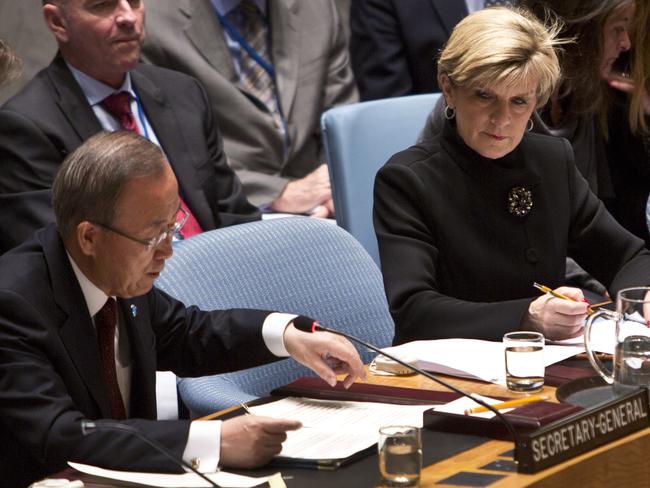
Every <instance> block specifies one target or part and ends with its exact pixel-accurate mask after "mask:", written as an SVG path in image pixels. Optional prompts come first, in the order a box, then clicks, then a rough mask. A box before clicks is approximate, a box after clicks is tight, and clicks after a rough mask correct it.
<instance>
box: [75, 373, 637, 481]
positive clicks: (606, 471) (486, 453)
mask: <svg viewBox="0 0 650 488" xmlns="http://www.w3.org/2000/svg"><path fill="white" fill-rule="evenodd" d="M445 379H447V380H448V381H450V382H451V383H453V384H455V385H457V386H460V387H461V388H464V389H465V390H467V391H471V392H476V393H479V394H482V395H486V396H501V397H516V394H513V393H512V392H509V391H508V390H507V389H506V388H504V387H501V386H498V385H493V384H488V383H482V382H477V381H470V380H459V379H456V378H451V377H445ZM367 383H371V384H379V385H387V386H399V387H405V388H421V389H428V390H432V389H433V390H443V389H444V388H443V387H441V386H439V385H438V384H437V383H434V382H433V381H431V380H429V379H427V378H424V377H421V376H406V377H389V376H376V375H372V374H370V373H369V374H368V380H367ZM541 393H542V394H547V395H549V397H550V398H553V399H554V398H555V388H554V387H549V386H545V387H544V388H543V390H542V392H541ZM231 410H233V409H231ZM227 412H228V411H223V412H217V413H216V414H214V415H211V416H209V417H214V416H217V415H221V414H224V413H227ZM206 418H208V417H206ZM512 448H513V443H512V442H506V441H497V440H491V441H487V442H485V443H483V444H481V445H479V446H477V447H475V448H472V449H469V450H467V451H464V452H461V453H459V454H457V455H455V456H452V457H450V458H448V459H445V460H442V461H440V462H437V463H434V464H432V465H430V466H426V467H424V468H423V470H422V478H421V487H423V488H424V487H433V486H435V487H451V486H452V485H449V484H441V483H439V481H440V480H445V479H448V478H449V477H451V476H453V475H456V474H458V473H463V472H464V473H467V472H470V473H484V474H496V475H500V476H503V478H501V479H499V480H498V481H495V482H493V483H491V484H489V485H488V486H489V488H511V487H524V486H530V487H532V486H534V487H537V488H541V487H567V486H568V487H575V488H587V487H589V488H598V487H603V488H608V487H612V486H617V487H644V486H650V428H648V429H644V430H641V431H639V432H635V433H633V434H630V435H628V436H626V437H623V438H621V439H619V440H616V441H613V442H611V443H609V444H607V445H605V446H602V447H600V448H597V449H594V450H592V451H590V452H588V453H586V454H583V455H580V456H577V457H575V458H573V459H570V460H568V461H565V462H564V463H561V464H558V465H556V466H553V467H550V468H548V469H546V470H544V471H541V472H539V473H536V474H532V475H530V474H519V473H516V472H504V471H493V470H486V469H481V467H483V466H485V465H487V464H489V463H491V462H493V461H495V460H499V459H504V457H503V454H504V453H506V452H508V451H510V450H511V449H512ZM81 479H83V476H82V477H81ZM109 486H111V485H109V484H104V483H102V484H95V483H86V487H88V488H95V487H96V488H100V487H101V488H104V487H109ZM453 486H455V487H458V486H459V485H453ZM460 486H462V485H460ZM474 486H476V485H474Z"/></svg>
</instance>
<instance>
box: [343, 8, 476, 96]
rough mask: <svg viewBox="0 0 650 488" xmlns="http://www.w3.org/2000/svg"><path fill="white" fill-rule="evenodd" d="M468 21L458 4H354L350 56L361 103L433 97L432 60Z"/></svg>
mask: <svg viewBox="0 0 650 488" xmlns="http://www.w3.org/2000/svg"><path fill="white" fill-rule="evenodd" d="M466 15H467V5H466V3H465V2H464V1H460V0H454V1H451V2H450V1H449V0H407V1H404V0H355V1H353V2H352V5H351V10H350V30H351V37H350V54H351V58H352V68H353V70H354V77H355V79H356V81H357V86H358V87H359V93H360V95H361V99H362V100H375V99H379V98H388V97H397V96H403V95H412V94H416V93H431V92H436V91H440V89H439V88H438V82H437V81H436V80H437V77H438V72H437V68H436V64H437V63H436V62H435V61H434V58H435V57H436V56H437V54H438V52H439V51H440V49H442V47H443V46H444V44H445V42H447V39H448V38H449V35H450V34H451V31H452V30H453V29H454V26H455V25H456V24H457V23H458V22H459V21H460V20H461V19H462V18H463V17H465V16H466Z"/></svg>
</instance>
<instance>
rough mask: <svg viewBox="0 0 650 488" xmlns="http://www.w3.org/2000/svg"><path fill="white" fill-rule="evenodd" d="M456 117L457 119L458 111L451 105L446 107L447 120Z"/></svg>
mask: <svg viewBox="0 0 650 488" xmlns="http://www.w3.org/2000/svg"><path fill="white" fill-rule="evenodd" d="M454 117H456V109H455V108H453V107H450V106H449V105H445V119H447V120H451V119H453V118H454Z"/></svg>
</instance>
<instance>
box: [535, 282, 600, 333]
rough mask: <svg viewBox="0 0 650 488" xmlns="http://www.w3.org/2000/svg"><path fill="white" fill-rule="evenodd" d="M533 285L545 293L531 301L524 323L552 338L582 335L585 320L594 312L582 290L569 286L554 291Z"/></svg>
mask: <svg viewBox="0 0 650 488" xmlns="http://www.w3.org/2000/svg"><path fill="white" fill-rule="evenodd" d="M534 286H535V287H536V288H538V289H540V290H541V291H543V292H544V295H542V296H540V297H538V298H536V299H535V300H533V301H532V302H531V303H530V305H529V306H528V315H527V317H526V318H525V319H524V325H526V326H527V327H529V328H530V329H532V330H535V331H538V332H541V333H542V334H544V337H546V338H547V339H552V340H561V339H568V338H571V337H576V336H578V335H580V334H581V333H582V328H583V323H584V320H585V318H586V317H587V315H588V314H589V313H590V311H591V309H590V307H589V303H588V302H587V301H586V300H585V298H584V296H583V295H582V290H580V289H578V288H571V287H568V286H562V287H559V288H557V289H555V290H553V289H551V288H549V287H546V286H543V285H539V284H537V283H535V284H534Z"/></svg>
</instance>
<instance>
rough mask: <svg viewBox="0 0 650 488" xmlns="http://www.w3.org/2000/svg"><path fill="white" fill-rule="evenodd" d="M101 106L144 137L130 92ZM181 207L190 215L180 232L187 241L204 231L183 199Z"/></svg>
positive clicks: (122, 123)
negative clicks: (132, 109)
mask: <svg viewBox="0 0 650 488" xmlns="http://www.w3.org/2000/svg"><path fill="white" fill-rule="evenodd" d="M101 104H102V107H104V108H105V109H106V110H107V111H108V112H109V113H110V114H112V115H113V116H114V117H115V118H116V119H117V120H119V121H120V124H121V125H122V127H123V128H124V130H128V131H131V132H135V133H136V134H139V135H142V134H141V132H140V128H139V127H138V124H137V123H136V122H135V117H134V116H133V112H132V111H131V95H130V94H129V93H128V92H125V91H121V92H118V93H113V94H112V95H109V96H107V97H106V98H104V100H102V103H101ZM181 207H182V208H183V210H185V211H186V212H187V213H188V214H189V217H188V219H187V222H185V225H184V226H183V228H182V229H181V231H180V232H181V235H182V236H183V238H184V239H187V238H189V237H192V236H194V235H196V234H200V233H201V232H203V229H201V224H199V221H198V220H196V217H194V215H193V214H192V212H191V211H190V209H189V208H188V207H187V205H186V203H185V202H184V201H183V199H182V198H181ZM179 218H180V216H179Z"/></svg>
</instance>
